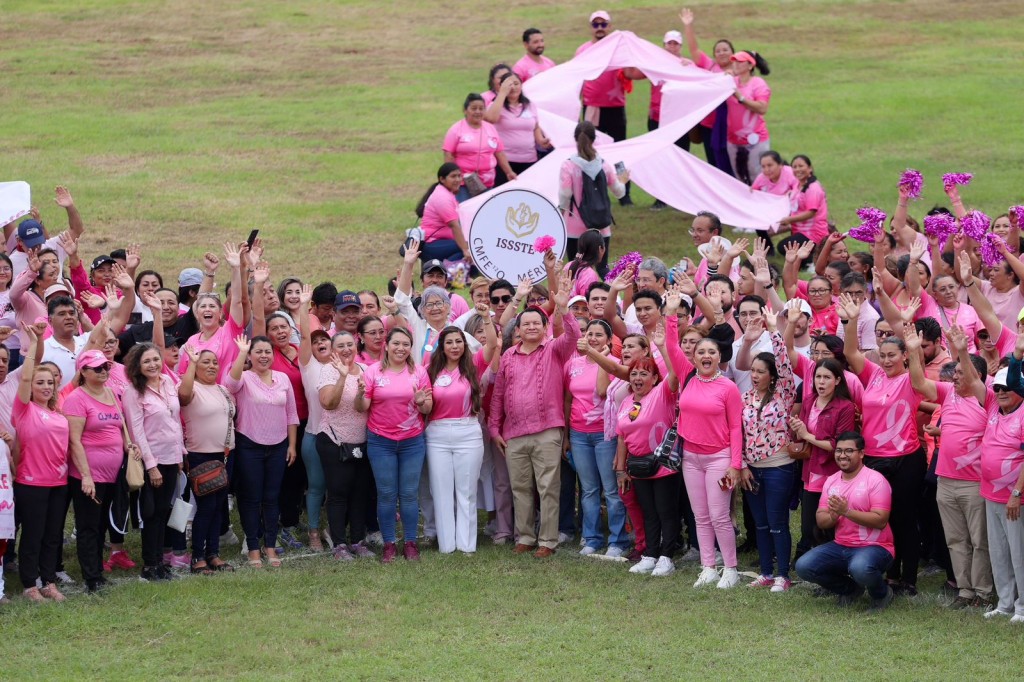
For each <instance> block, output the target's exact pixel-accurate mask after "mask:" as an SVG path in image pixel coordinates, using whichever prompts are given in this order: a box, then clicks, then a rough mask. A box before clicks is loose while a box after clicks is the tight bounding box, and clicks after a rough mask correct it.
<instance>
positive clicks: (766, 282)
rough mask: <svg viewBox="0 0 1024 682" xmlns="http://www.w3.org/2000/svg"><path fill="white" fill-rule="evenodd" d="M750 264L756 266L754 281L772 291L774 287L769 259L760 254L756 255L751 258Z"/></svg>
mask: <svg viewBox="0 0 1024 682" xmlns="http://www.w3.org/2000/svg"><path fill="white" fill-rule="evenodd" d="M750 262H751V264H753V266H754V281H755V282H756V283H758V284H760V285H761V286H762V287H764V288H765V289H770V288H771V286H772V271H771V268H769V267H768V259H767V258H765V257H764V256H762V255H760V254H755V255H754V256H752V257H751V258H750Z"/></svg>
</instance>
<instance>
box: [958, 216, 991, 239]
mask: <svg viewBox="0 0 1024 682" xmlns="http://www.w3.org/2000/svg"><path fill="white" fill-rule="evenodd" d="M990 224H991V221H990V220H989V219H988V216H987V215H985V214H984V213H982V212H981V211H969V212H968V213H967V215H965V216H964V217H963V218H961V219H960V227H961V228H962V229H963V231H964V234H965V235H967V236H968V237H970V238H971V239H973V240H974V241H976V242H981V241H982V240H983V239H984V238H985V234H986V233H987V232H988V226H989V225H990Z"/></svg>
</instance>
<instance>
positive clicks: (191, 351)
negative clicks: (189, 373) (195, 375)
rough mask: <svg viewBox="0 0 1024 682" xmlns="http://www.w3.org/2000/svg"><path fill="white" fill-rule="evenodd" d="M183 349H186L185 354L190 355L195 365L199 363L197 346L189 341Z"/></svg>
mask: <svg viewBox="0 0 1024 682" xmlns="http://www.w3.org/2000/svg"><path fill="white" fill-rule="evenodd" d="M182 350H183V351H185V355H187V356H188V359H189V362H190V363H191V365H192V366H193V367H195V366H196V365H198V364H199V351H197V350H196V347H195V346H193V345H192V344H191V343H189V344H186V345H185V347H184V348H182Z"/></svg>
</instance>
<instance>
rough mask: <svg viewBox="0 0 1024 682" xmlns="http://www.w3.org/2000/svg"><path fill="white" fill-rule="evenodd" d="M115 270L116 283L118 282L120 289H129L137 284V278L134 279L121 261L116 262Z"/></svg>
mask: <svg viewBox="0 0 1024 682" xmlns="http://www.w3.org/2000/svg"><path fill="white" fill-rule="evenodd" d="M113 270H114V284H116V285H117V287H118V288H119V289H122V290H123V291H127V290H128V289H131V288H133V287H134V286H135V280H133V279H132V276H131V274H129V273H128V270H126V269H125V267H124V266H123V265H121V264H120V263H114V266H113Z"/></svg>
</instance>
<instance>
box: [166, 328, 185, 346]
mask: <svg viewBox="0 0 1024 682" xmlns="http://www.w3.org/2000/svg"><path fill="white" fill-rule="evenodd" d="M182 341H184V339H180V338H178V337H177V336H175V335H174V334H171V333H170V332H166V333H165V334H164V348H174V347H175V346H180V345H181V343H182Z"/></svg>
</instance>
